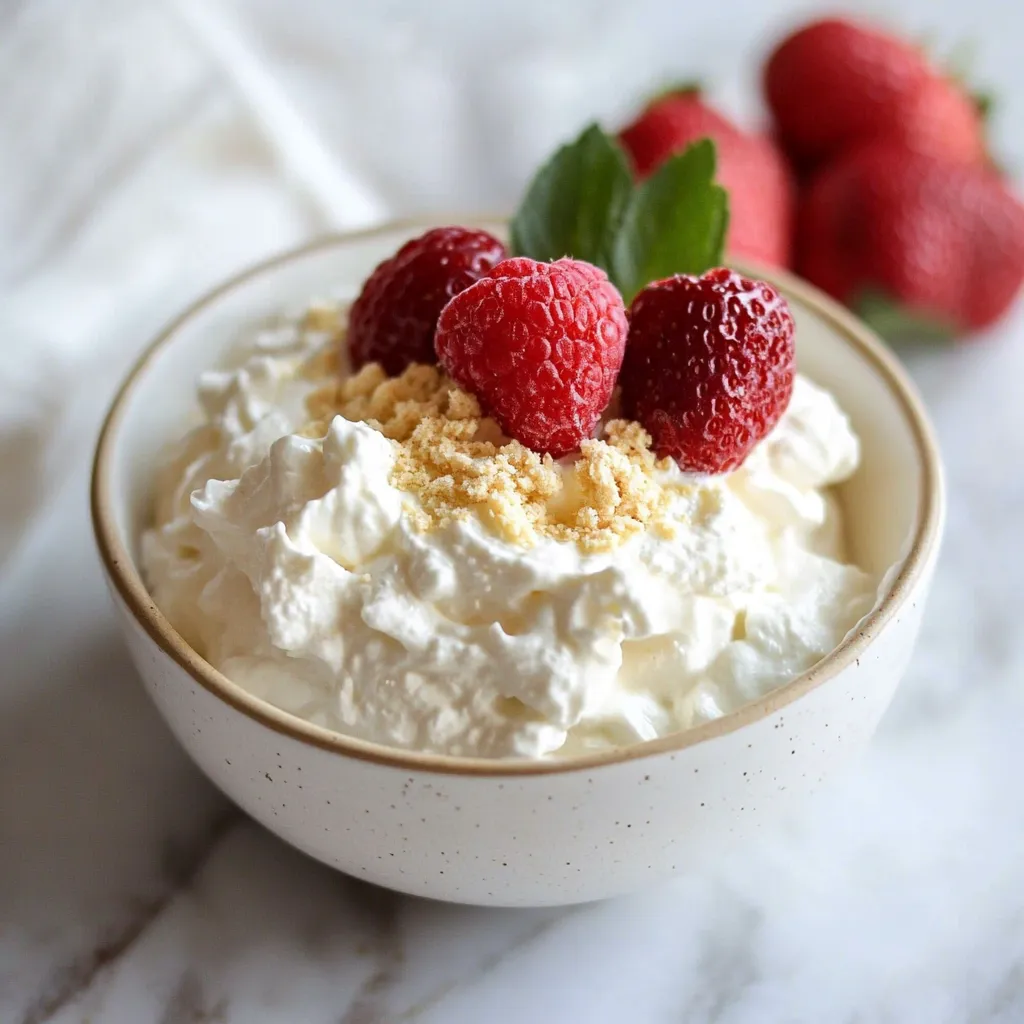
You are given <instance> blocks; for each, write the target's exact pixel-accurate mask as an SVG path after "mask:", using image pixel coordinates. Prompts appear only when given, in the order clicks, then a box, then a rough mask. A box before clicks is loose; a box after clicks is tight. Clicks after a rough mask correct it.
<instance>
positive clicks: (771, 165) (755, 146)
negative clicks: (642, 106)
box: [619, 89, 793, 266]
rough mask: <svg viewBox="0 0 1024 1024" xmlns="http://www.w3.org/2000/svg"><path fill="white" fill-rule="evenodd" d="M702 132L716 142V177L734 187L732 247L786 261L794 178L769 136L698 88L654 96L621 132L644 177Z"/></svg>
mask: <svg viewBox="0 0 1024 1024" xmlns="http://www.w3.org/2000/svg"><path fill="white" fill-rule="evenodd" d="M703 138H710V139H713V140H714V142H715V145H716V151H717V157H718V167H717V171H716V174H715V177H716V179H717V180H718V181H719V182H720V183H721V184H722V186H723V187H724V188H725V189H726V190H727V191H728V193H729V231H728V237H727V239H726V248H727V250H728V251H729V252H730V253H732V254H733V255H735V256H745V257H747V258H748V259H751V260H756V261H757V262H759V263H765V264H768V265H772V266H787V265H788V264H789V259H790V242H791V234H792V223H791V222H792V217H793V182H792V175H791V174H790V171H789V166H788V164H787V163H786V158H785V157H784V156H783V155H782V153H781V152H780V151H779V149H778V148H777V147H776V145H775V143H773V142H772V141H771V140H770V139H768V138H765V137H763V136H760V135H753V134H747V133H746V132H743V131H741V130H740V129H739V128H737V127H736V125H734V124H732V123H731V122H730V121H728V120H727V119H726V118H724V117H723V116H722V115H721V114H719V113H718V112H717V111H715V110H714V109H712V108H711V107H709V106H708V105H707V104H706V103H705V102H704V101H703V100H702V99H701V97H700V93H699V92H698V91H697V90H695V89H692V90H682V91H679V92H674V93H670V94H668V95H666V96H663V97H661V98H659V99H657V100H655V101H654V102H653V103H651V104H650V105H649V106H648V107H647V109H646V110H644V111H643V113H642V114H641V115H640V116H639V117H638V118H637V119H636V120H635V121H634V122H633V123H632V124H631V125H629V127H628V128H626V129H625V130H624V131H623V132H622V134H621V135H620V136H619V140H620V141H621V143H622V145H623V146H624V147H625V149H626V151H627V152H628V153H629V156H630V159H631V161H632V164H633V168H634V170H635V171H636V174H637V176H638V177H640V178H646V177H647V176H648V175H649V174H651V173H652V172H653V171H655V170H656V169H657V168H658V167H659V166H660V165H661V164H662V163H663V162H664V161H665V160H667V159H668V158H669V157H670V156H671V155H672V154H673V153H678V152H680V151H682V150H684V149H686V147H687V146H688V145H689V144H690V143H692V142H696V141H697V140H698V139H703Z"/></svg>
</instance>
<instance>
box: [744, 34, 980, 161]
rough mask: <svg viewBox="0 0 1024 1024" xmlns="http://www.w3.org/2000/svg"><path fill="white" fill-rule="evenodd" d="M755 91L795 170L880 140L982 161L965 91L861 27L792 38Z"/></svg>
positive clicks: (907, 48)
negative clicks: (765, 104) (762, 98)
mask: <svg viewBox="0 0 1024 1024" xmlns="http://www.w3.org/2000/svg"><path fill="white" fill-rule="evenodd" d="M764 87H765V93H766V95H767V99H768V105H769V106H770V108H771V111H772V115H773V117H774V119H775V126H776V134H777V137H778V138H779V140H780V141H781V143H782V145H783V147H784V148H785V150H786V152H787V153H788V154H789V156H790V158H791V159H792V160H793V161H794V163H795V164H796V165H797V166H798V167H800V168H801V169H802V170H804V171H808V172H810V171H813V170H814V169H815V168H817V167H820V166H822V165H823V164H825V163H827V162H828V161H830V160H832V159H834V158H835V157H836V156H838V155H839V154H841V153H844V152H848V151H849V150H850V149H852V148H854V147H856V146H858V145H860V144H863V143H865V142H869V141H872V140H874V139H883V138H884V139H891V140H893V141H897V140H900V141H903V142H905V143H906V144H907V145H908V146H911V147H913V148H917V149H920V150H921V151H922V152H926V153H930V154H932V155H934V156H942V157H945V158H946V159H949V160H955V161H963V162H967V163H984V162H986V161H987V155H986V148H985V140H984V132H983V117H982V114H981V111H980V109H979V107H978V105H977V104H976V103H975V102H974V101H973V100H972V99H971V98H970V97H969V96H968V95H967V93H966V92H965V91H964V89H963V88H962V87H961V86H960V85H959V84H958V83H956V82H954V81H952V80H950V79H947V78H944V77H943V76H942V75H940V74H938V73H937V71H936V70H935V69H934V68H932V66H931V65H930V64H929V61H928V59H927V56H926V55H925V53H924V52H923V51H922V50H921V49H919V48H918V47H916V46H912V45H911V44H910V43H907V42H905V41H903V40H901V39H897V38H895V37H893V36H891V35H889V34H887V33H885V32H881V31H878V30H876V29H872V28H868V27H867V26H864V25H859V24H857V23H854V22H850V21H846V20H844V19H842V18H827V19H825V20H822V21H816V22H813V23H812V24H810V25H807V26H806V27H804V28H802V29H800V30H799V31H798V32H796V33H794V34H793V35H791V36H789V37H788V38H787V39H785V40H784V41H783V42H782V43H781V44H780V45H779V46H778V47H777V48H776V50H775V51H774V52H773V53H772V55H771V57H770V58H769V60H768V64H767V66H766V67H765V72H764Z"/></svg>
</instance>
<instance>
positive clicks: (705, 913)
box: [0, 0, 1024, 1024]
mask: <svg viewBox="0 0 1024 1024" xmlns="http://www.w3.org/2000/svg"><path fill="white" fill-rule="evenodd" d="M889 6H890V5H888V4H882V3H873V4H863V3H862V4H855V5H847V10H850V9H854V10H859V11H861V12H864V13H868V14H881V15H884V16H885V17H887V18H889V19H895V20H896V21H897V22H898V23H899V24H901V25H902V26H904V27H905V28H906V30H907V31H908V32H910V33H911V34H913V35H915V36H917V37H927V38H929V39H931V40H932V41H933V45H934V46H935V48H936V50H937V51H938V52H940V53H944V52H948V51H949V50H951V49H952V48H953V47H954V45H955V44H957V43H958V42H961V41H968V42H973V44H974V47H975V53H974V71H973V78H974V80H975V81H977V83H978V84H979V85H983V86H986V87H991V88H992V89H993V90H994V91H995V92H996V93H997V95H998V98H999V103H1000V105H999V108H998V110H999V113H998V116H997V119H996V122H995V126H994V140H995V147H996V149H997V151H998V153H999V155H1000V156H1001V157H1002V158H1003V161H1004V163H1006V164H1007V165H1008V166H1010V167H1011V168H1020V169H1024V132H1022V129H1024V67H1022V65H1024V60H1022V57H1021V51H1020V39H1021V38H1022V36H1024V31H1022V30H1024V13H1022V12H1024V7H1022V6H1021V5H1019V4H1017V3H1011V2H1009V0H1007V2H999V0H987V2H980V0H977V2H973V3H962V2H961V3H952V2H948V0H945V2H942V3H929V2H927V0H915V2H902V3H900V4H899V5H898V9H897V10H892V11H889V10H888V8H889ZM821 9H823V8H822V7H821V6H820V5H813V4H795V3H793V4H791V3H771V4H769V3H761V4H758V3H754V2H753V0H748V2H742V3H741V2H731V3H722V2H720V3H708V2H704V3H701V4H696V3H685V2H682V0H671V2H664V3H659V2H653V0H648V2H643V3H627V2H620V3H611V2H593V3H586V2H583V0H575V2H568V0H563V2H561V3H556V2H552V0H548V2H544V3H535V2H526V0H520V2H519V3H516V4H512V3H507V4H503V3H496V2H491V3H482V2H481V3H472V4H469V3H454V2H447V3H426V2H424V3H419V4H412V3H372V2H371V0H364V2H362V3H359V4H357V3H327V2H326V0H324V2H321V3H315V2H306V3H298V4H296V3H287V4H286V3H273V2H271V0H255V2H252V3H243V2H242V0H234V2H229V0H224V2H223V3H204V2H203V0H196V2H192V3H188V4H186V3H184V2H183V0H182V2H181V3H171V2H167V3H157V2H155V0H152V2H136V3H133V2H130V0H81V2H72V0H66V2H58V0H22V2H21V3H17V2H14V0H8V2H7V3H6V4H4V5H0V296H2V301H0V331H2V333H0V346H2V350H0V351H2V355H3V359H2V360H0V701H2V704H0V708H2V710H0V1020H2V1021H3V1022H4V1024H6V1022H8V1021H13V1022H30V1024H39V1022H42V1021H47V1020H56V1021H61V1022H65V1021H67V1022H77V1021H83V1020H92V1021H103V1022H106V1021H112V1022H116V1024H121V1022H124V1024H146V1022H149V1021H153V1022H170V1024H174V1022H179V1021H181V1022H183V1021H202V1020H211V1021H212V1020H221V1021H230V1022H239V1024H252V1022H259V1021H297V1020H309V1021H316V1022H319V1021H324V1022H336V1021H339V1020H342V1021H349V1022H359V1021H361V1022H363V1024H367V1022H371V1021H391V1020H399V1019H401V1020H417V1021H431V1022H433V1021H447V1022H459V1021H467V1022H468V1021H474V1022H475V1021H481V1020H486V1021H497V1022H499V1024H500V1022H502V1021H506V1020H508V1021H513V1020H532V1019H535V1018H540V1017H541V1016H542V1015H543V1016H544V1017H545V1018H550V1019H553V1020H576V1019H583V1018H586V1019H588V1020H591V1021H595V1022H600V1021H613V1020H622V1021H626V1020H628V1021H634V1020H640V1021H647V1020H650V1021H666V1022H667V1021H686V1022H690V1021H693V1022H699V1024H703V1022H712V1021H717V1022H726V1024H747V1022H756V1024H775V1022H778V1024H782V1022H798V1024H803V1022H807V1024H832V1022H837V1024H846V1022H850V1024H853V1022H857V1024H876V1022H877V1024H883V1022H884V1024H889V1022H904V1021H908V1022H917V1021H920V1022H922V1024H941V1022H945V1021H949V1022H961V1021H962V1022H967V1021H978V1022H985V1024H988V1022H1004V1024H1010V1022H1018V1021H1021V1020H1024V968H1022V967H1021V964H1022V962H1024V805H1022V800H1021V797H1020V789H1021V786H1020V781H1019V780H1020V779H1021V778H1022V777H1024V749H1022V748H1024V744H1022V743H1021V741H1020V737H1021V736H1022V735H1024V693H1022V684H1024V678H1022V676H1024V635H1022V634H1021V632H1020V629H1019V618H1020V607H1021V598H1022V594H1024V591H1022V586H1021V582H1020V580H1021V576H1022V573H1024V541H1022V539H1021V527H1020V523H1021V509H1022V507H1024V472H1022V469H1024V458H1022V457H1024V439H1022V438H1024V411H1022V404H1021V397H1022V385H1021V379H1022V374H1024V310H1022V308H1021V306H1020V305H1018V306H1017V307H1016V309H1015V311H1014V312H1013V314H1012V315H1011V317H1010V318H1009V319H1008V320H1007V321H1005V322H1004V323H1003V324H1002V325H1000V327H999V328H997V329H996V330H994V331H992V332H990V335H989V336H988V337H986V338H982V339H978V340H976V341H975V342H973V343H972V344H971V345H965V346H962V347H960V348H958V349H955V350H932V351H926V352H918V353H914V354H912V355H911V356H910V357H909V358H910V362H911V368H912V370H913V372H914V373H915V375H916V377H917V379H918V381H919V383H920V385H921V387H922V389H923V390H924V392H925V395H926V398H927V400H928V402H929V405H930V407H931V409H932V412H933V414H934V416H935V418H936V421H937V423H938V427H939V431H940V434H941V439H942V442H943V445H944V448H945V453H946V458H947V463H948V469H949V484H950V491H951V494H950V497H951V508H950V522H949V533H948V540H947V544H946V547H945V551H944V555H943V559H942V563H941V566H940V570H939V574H938V578H937V580H936V584H935V592H934V595H933V599H932V601H931V605H930V608H929V612H928V619H927V622H926V625H925V631H924V635H923V637H922V641H921V645H920V648H919V652H918V655H917V657H916V659H915V662H914V665H913V667H912V669H911V672H910V674H909V676H908V678H907V680H906V683H905V684H904V686H903V688H902V689H901V691H900V694H899V696H898V698H897V701H896V704H895V705H894V707H893V709H892V711H891V712H890V714H889V716H888V717H887V719H886V720H885V722H884V723H883V728H882V731H881V733H880V735H879V738H878V740H877V742H876V744H875V746H874V748H873V749H872V751H871V753H870V754H869V756H868V757H867V758H866V759H865V761H864V762H863V763H862V764H861V765H859V766H858V769H857V771H856V772H855V773H853V774H852V775H850V776H849V777H847V778H845V779H842V780H840V781H839V782H838V783H837V784H835V785H833V786H831V787H830V788H829V789H828V790H827V791H826V792H825V793H823V794H822V795H821V798H820V799H819V800H818V801H817V803H816V805H815V806H814V807H813V808H811V809H809V811H808V813H807V815H806V816H805V817H804V818H802V819H801V820H799V821H797V822H794V823H793V824H792V826H791V827H790V828H789V829H787V831H786V832H785V833H784V834H779V835H777V836H775V837H773V838H772V839H771V840H770V841H768V842H766V843H765V845H763V846H761V847H758V848H757V849H751V850H739V851H737V852H736V855H735V857H734V858H733V859H732V860H731V861H730V862H728V863H725V864H722V865H721V867H720V869H719V870H718V871H716V872H715V873H713V874H712V875H709V876H708V877H702V878H688V879H682V880H680V881H679V882H678V883H675V884H673V885H672V886H669V887H667V888H663V889H661V890H658V891H655V892H650V893H645V894H640V895H638V896H636V897H633V898H630V899H626V900H621V901H614V902H612V903H608V904H604V905H601V906H596V907H589V908H583V909H577V910H572V911H568V912H556V911H538V912H517V913H511V912H491V911H475V910H467V909H460V908H446V907H441V906H435V905H431V904H425V903H418V902H415V901H409V900H405V899H402V898H399V897H394V896H391V895H389V894H386V893H381V892H378V891H375V890H369V889H367V888H366V887H364V886H359V885H357V884H356V883H350V882H348V881H347V880H345V879H343V878H342V877H341V876H338V875H335V874H332V873H331V872H329V871H327V870H326V869H323V868H321V867H319V866H317V865H315V864H313V863H312V862H309V861H307V860H305V859H304V858H302V857H301V856H299V855H298V854H295V853H293V852H291V851H290V850H288V849H287V848H286V847H284V846H283V845H282V844H281V843H280V842H278V841H277V840H275V839H273V838H271V837H270V836H268V835H266V834H265V833H263V832H262V831H261V830H259V829H258V828H256V827H255V826H253V825H251V824H249V823H247V822H246V821H244V820H243V819H242V818H241V817H240V816H238V815H237V814H236V813H235V812H233V811H231V810H230V809H229V808H228V807H227V806H226V804H225V803H224V801H223V799H222V798H221V797H220V796H219V795H217V794H216V793H214V792H213V791H212V790H211V788H210V787H209V786H208V785H207V784H206V783H205V781H204V780H203V779H201V778H200V777H199V776H198V774H197V773H196V772H195V771H194V770H193V769H192V768H191V767H190V765H189V764H188V763H186V761H185V759H184V757H183V755H181V754H180V753H179V752H178V750H177V748H176V747H175V746H174V744H173V741H172V740H171V739H170V737H169V735H168V733H167V732H166V730H165V728H164V727H163V726H162V724H161V723H160V721H159V720H158V719H157V717H156V715H155V713H154V712H153V711H152V709H151V708H150V707H149V705H148V703H147V702H146V700H145V699H144V697H143V696H142V694H141V692H140V690H139V687H138V685H137V683H136V681H135V679H134V675H133V673H132V671H131V669H130V667H129V666H128V664H127V660H126V656H125V654H124V652H123V650H122V646H121V644H120V641H119V640H118V638H117V636H116V635H115V633H114V631H113V623H112V617H111V613H110V611H109V609H108V606H107V604H106V598H105V595H104V594H103V592H102V585H101V583H100V580H99V574H98V569H97V567H96V563H95V559H94V556H93V554H92V550H91V540H90V536H89V531H88V524H87V519H86V509H85V490H86V477H87V462H88V457H89V450H90V447H91V444H92V441H93V437H94V434H95V428H96V425H97V423H98V419H99V416H100V414H101V411H102V408H103V406H104V404H105V403H106V401H107V400H108V398H109V396H110V392H111V390H112V388H113V386H114V384H115V383H116V381H117V379H118V377H119V376H120V375H121V373H122V372H123V370H124V368H125V367H126V366H127V364H128V362H129V361H130V359H131V357H132V355H133V354H134V353H135V352H136V351H137V350H138V349H139V348H140V347H141V346H142V345H143V344H144V342H145V341H146V340H147V338H148V337H149V336H150V335H151V334H152V333H153V332H154V331H155V330H156V329H157V328H158V327H159V326H160V324H161V323H162V322H163V321H165V320H166V319H167V318H168V317H169V316H170V315H172V314H173V313H174V312H175V310H176V309H177V308H180V307H181V306H182V305H184V304H185V302H187V301H188V300H189V299H190V298H192V297H193V296H194V295H195V294H197V293H198V291H200V290H201V289H202V288H204V287H206V286H207V285H209V284H211V283H213V282H214V281H216V279H217V278H219V277H222V276H224V275H225V274H226V273H228V272H231V271H233V270H235V269H238V268H239V267H240V266H242V265H244V264H245V263H248V262H251V261H252V260H253V259H255V258H258V257H260V256H262V255H265V254H267V253H269V252H272V251H274V250H277V249H280V248H283V247H285V246H288V245H290V244H293V243H295V242H298V241H301V240H303V239H305V238H307V237H309V236H310V235H312V234H314V233H317V232H319V231H322V230H324V229H326V228H328V227H331V226H349V225H357V224H362V223H366V222H368V221H370V220H373V219H375V218H379V217H381V216H388V215H398V214H404V213H411V212H419V211H425V210H433V211H441V210H443V211H452V210H470V209H475V210H481V209H483V210H497V211H499V212H500V211H502V210H505V209H508V208H510V207H511V205H512V204H513V203H514V201H515V197H516V195H517V194H518V191H519V189H520V188H521V186H522V184H523V181H524V179H525V176H526V175H527V174H528V173H529V170H530V168H531V167H532V166H533V165H534V164H535V163H536V161H537V160H538V159H539V158H540V157H541V156H542V155H543V154H544V153H546V152H547V151H548V150H549V149H550V147H551V146H552V145H553V144H554V143H555V142H557V141H559V140H560V139H562V138H563V137H565V136H566V135H568V134H570V133H572V132H573V131H575V130H576V129H577V128H578V127H579V126H580V125H581V123H582V122H584V121H585V120H587V119H589V118H591V117H594V116H598V117H601V118H603V119H604V120H605V122H606V124H608V125H609V126H613V125H615V124H616V123H617V122H618V120H619V119H620V118H622V117H624V116H625V115H626V114H628V113H629V112H631V111H632V110H633V109H635V107H636V105H637V104H638V103H639V102H640V100H641V98H642V97H643V95H644V94H645V93H646V92H648V91H650V90H651V89H652V88H657V87H658V86H659V85H662V84H664V83H665V82H666V81H671V80H674V79H679V78H684V79H689V78H693V77H698V78H700V79H702V80H703V81H704V82H705V83H706V85H707V87H708V89H709V91H710V93H711V94H712V95H713V96H714V97H715V98H716V99H718V100H719V101H720V102H721V103H722V105H723V106H724V107H725V108H726V109H727V110H729V111H730V112H733V113H735V114H736V115H737V116H741V117H743V118H745V119H747V120H748V121H749V122H750V123H754V122H755V121H756V120H757V118H758V117H759V116H760V113H761V112H760V107H759V104H758V100H757V96H756V83H757V79H758V62H759V59H760V57H761V55H762V54H763V53H764V52H766V50H767V49H768V48H769V47H770V45H771V42H772V40H774V39H775V38H777V37H778V36H779V35H780V34H781V33H782V32H784V30H785V29H786V27H787V26H788V25H790V24H792V23H794V22H795V21H797V20H799V18H800V17H803V16H806V15H807V14H808V12H811V11H818V10H821ZM886 12H888V13H886Z"/></svg>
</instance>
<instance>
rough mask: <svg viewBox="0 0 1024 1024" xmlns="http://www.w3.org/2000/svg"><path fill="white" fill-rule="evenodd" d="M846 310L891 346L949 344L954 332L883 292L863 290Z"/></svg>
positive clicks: (938, 319)
mask: <svg viewBox="0 0 1024 1024" xmlns="http://www.w3.org/2000/svg"><path fill="white" fill-rule="evenodd" d="M850 308H851V309H852V310H853V311H854V312H855V313H856V314H857V315H858V316H859V317H860V318H861V320H863V321H864V322H865V323H866V324H867V325H868V326H869V327H871V328H872V329H873V330H874V331H875V333H876V334H878V335H880V336H881V337H883V338H885V340H886V341H888V342H891V343H894V344H900V343H903V344H906V343H908V342H911V343H912V342H949V341H952V340H953V339H954V338H955V337H956V335H957V333H958V332H957V330H956V328H955V326H953V325H952V324H951V323H949V322H948V321H945V320H942V319H940V318H939V317H935V316H930V315H929V314H927V313H924V312H920V311H918V310H913V309H908V308H907V307H906V306H903V305H901V304H900V303H899V302H897V301H896V300H894V299H892V298H890V297H889V296H888V295H886V294H885V293H884V292H882V291H879V290H877V289H873V288H872V289H867V290H866V291H864V292H863V293H862V294H861V295H860V296H859V297H858V298H857V300H856V301H854V302H852V303H850Z"/></svg>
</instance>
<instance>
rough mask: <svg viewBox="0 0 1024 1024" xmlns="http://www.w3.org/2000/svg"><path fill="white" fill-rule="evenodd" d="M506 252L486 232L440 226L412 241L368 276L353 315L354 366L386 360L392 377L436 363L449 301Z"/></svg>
mask: <svg viewBox="0 0 1024 1024" xmlns="http://www.w3.org/2000/svg"><path fill="white" fill-rule="evenodd" d="M504 256H505V247H504V246H503V245H502V244H501V242H499V241H498V239H496V238H495V237H494V236H493V235H489V234H488V233H487V232H486V231H472V230H470V229H469V228H460V227H447V228H434V229H433V230H432V231H428V232H427V233H426V234H425V235H421V236H420V237H419V238H414V239H412V241H409V242H406V243H405V245H403V246H402V248H401V249H399V250H398V252H397V253H395V255H394V256H392V257H390V258H389V259H386V260H385V261H384V262H383V263H381V264H380V265H379V266H378V267H377V268H376V270H374V271H373V273H372V274H371V275H370V276H369V278H367V280H366V283H365V284H364V285H363V290H362V291H361V292H360V293H359V298H357V299H356V301H355V302H354V303H353V304H352V309H351V312H350V313H349V325H348V350H349V357H350V359H351V362H352V366H353V367H355V368H357V369H358V368H359V367H360V366H362V365H363V364H364V363H373V362H376V363H380V364H381V365H382V366H383V367H384V369H385V370H386V371H387V372H388V373H389V374H391V375H395V374H399V373H401V372H402V371H403V370H404V369H405V368H406V367H407V366H408V365H409V364H410V363H433V362H436V361H437V357H436V356H435V354H434V328H435V327H436V326H437V318H438V316H440V314H441V310H442V309H444V307H445V305H446V303H447V302H448V300H449V299H450V298H451V297H452V296H453V295H457V294H458V293H459V292H461V291H462V290H463V289H464V288H467V287H468V286H469V285H471V284H473V282H474V281H478V280H479V279H480V278H481V277H483V276H484V274H486V273H487V272H488V271H489V270H490V269H491V268H492V267H493V266H494V265H495V264H496V263H498V262H499V261H500V260H502V259H503V258H504Z"/></svg>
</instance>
